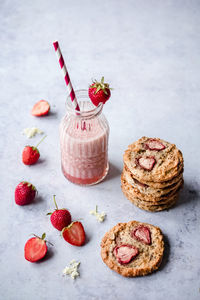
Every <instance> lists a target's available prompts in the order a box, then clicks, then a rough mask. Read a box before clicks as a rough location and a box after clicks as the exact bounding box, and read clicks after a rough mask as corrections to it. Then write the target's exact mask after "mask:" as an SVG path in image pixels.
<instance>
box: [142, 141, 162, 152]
mask: <svg viewBox="0 0 200 300" xmlns="http://www.w3.org/2000/svg"><path fill="white" fill-rule="evenodd" d="M145 147H146V148H147V149H149V150H155V151H161V150H164V149H165V148H166V147H165V145H163V144H162V143H161V142H160V141H158V140H157V139H149V140H148V141H147V142H146V143H145Z"/></svg>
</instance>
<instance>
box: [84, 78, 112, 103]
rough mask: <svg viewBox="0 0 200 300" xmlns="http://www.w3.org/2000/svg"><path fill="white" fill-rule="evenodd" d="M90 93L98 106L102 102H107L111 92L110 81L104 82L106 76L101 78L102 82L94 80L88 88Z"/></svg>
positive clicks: (93, 101)
mask: <svg viewBox="0 0 200 300" xmlns="http://www.w3.org/2000/svg"><path fill="white" fill-rule="evenodd" d="M88 95H89V97H90V99H91V101H92V103H93V104H94V105H95V106H98V105H99V103H100V102H103V104H105V102H106V101H108V99H109V98H110V95H111V92H110V87H109V84H108V83H104V77H102V78H101V82H98V81H96V80H95V81H94V82H93V83H92V84H91V85H90V86H89V90H88Z"/></svg>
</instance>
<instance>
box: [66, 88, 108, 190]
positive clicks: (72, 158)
mask: <svg viewBox="0 0 200 300" xmlns="http://www.w3.org/2000/svg"><path fill="white" fill-rule="evenodd" d="M76 97H77V99H78V102H79V106H80V110H81V112H80V114H77V113H76V112H75V110H74V108H73V106H72V103H71V101H70V100H69V99H68V101H67V114H66V116H65V117H64V118H63V119H62V122H61V124H60V147H61V166H62V171H63V174H64V175H65V177H66V178H67V179H68V180H70V181H71V182H73V183H76V184H81V185H91V184H95V183H98V182H100V181H101V180H103V178H104V177H105V176H106V174H107V172H108V137H109V125H108V122H107V120H106V118H105V117H104V115H103V114H102V108H103V104H102V103H100V104H99V105H98V106H97V107H96V106H94V105H93V104H92V102H91V101H90V99H89V97H88V95H87V91H85V90H80V91H77V92H76Z"/></svg>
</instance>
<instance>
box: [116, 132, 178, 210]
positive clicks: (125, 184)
mask: <svg viewBox="0 0 200 300" xmlns="http://www.w3.org/2000/svg"><path fill="white" fill-rule="evenodd" d="M121 183H122V191H123V193H124V195H125V196H126V197H127V198H128V200H130V201H131V202H132V203H133V204H135V205H136V206H138V207H139V208H141V209H145V210H148V211H160V210H164V209H168V208H170V207H171V206H173V205H174V204H175V203H176V201H177V199H178V194H179V191H180V188H181V187H182V185H183V156H182V153H181V151H180V150H178V149H177V148H176V145H174V144H170V143H168V142H166V141H164V140H161V139H159V138H148V137H142V138H141V139H139V140H138V141H136V142H135V143H133V144H131V145H129V147H128V149H127V150H126V151H125V154H124V168H123V172H122V175H121Z"/></svg>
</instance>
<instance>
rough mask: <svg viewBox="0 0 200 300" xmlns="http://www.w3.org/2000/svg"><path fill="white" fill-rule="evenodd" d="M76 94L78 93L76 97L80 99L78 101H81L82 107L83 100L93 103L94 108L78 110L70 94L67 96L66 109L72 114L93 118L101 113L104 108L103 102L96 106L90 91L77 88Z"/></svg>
mask: <svg viewBox="0 0 200 300" xmlns="http://www.w3.org/2000/svg"><path fill="white" fill-rule="evenodd" d="M75 95H76V98H77V100H78V103H79V106H80V109H81V102H88V103H90V104H92V106H93V108H92V109H89V110H84V111H81V110H80V111H77V110H75V108H74V106H73V104H72V101H71V98H70V95H69V96H68V97H67V102H66V109H67V112H69V113H70V114H71V115H74V116H76V117H77V118H83V117H84V118H93V117H94V116H97V115H99V114H100V113H101V112H102V109H103V102H100V103H99V104H98V106H95V105H94V104H93V103H92V102H91V100H90V98H89V96H88V91H87V90H84V89H81V90H76V91H75Z"/></svg>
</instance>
